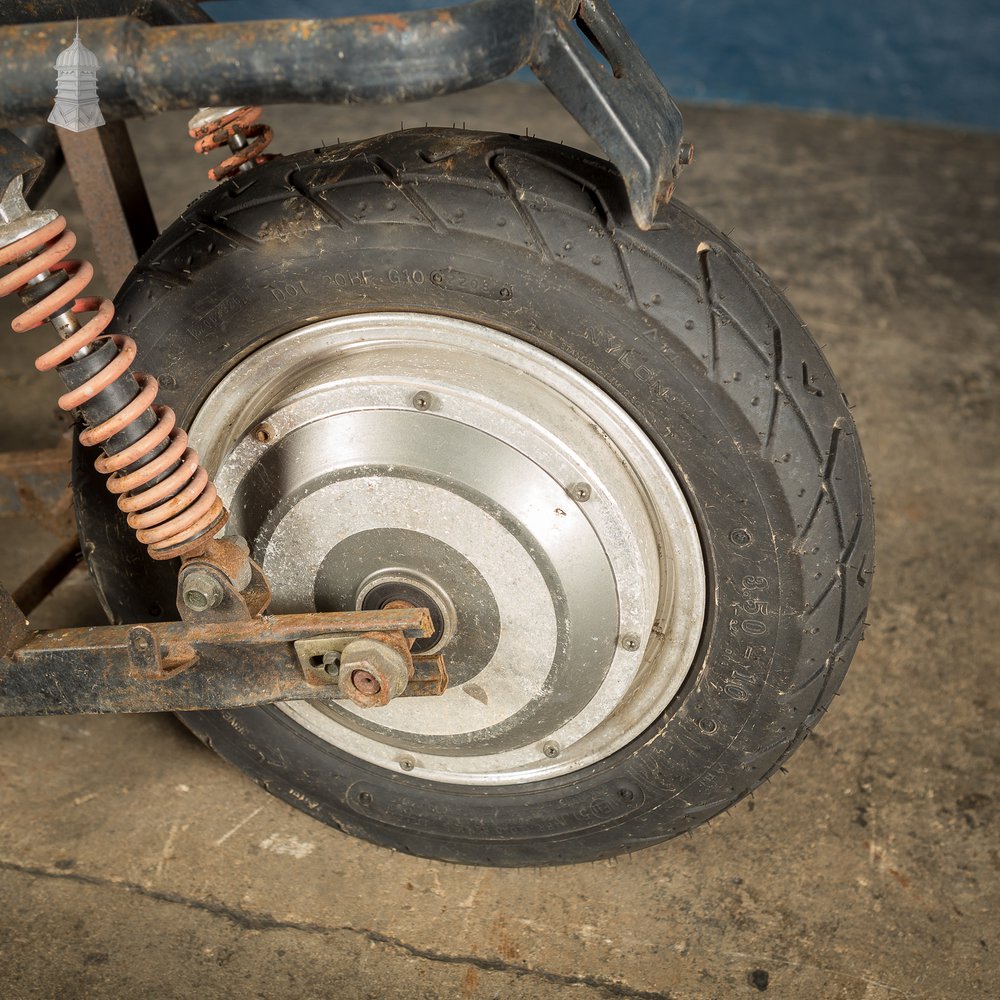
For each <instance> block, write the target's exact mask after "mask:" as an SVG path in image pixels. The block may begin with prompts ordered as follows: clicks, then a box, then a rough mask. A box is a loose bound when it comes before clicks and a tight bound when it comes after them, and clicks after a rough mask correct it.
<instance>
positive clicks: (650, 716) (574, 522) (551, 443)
mask: <svg viewBox="0 0 1000 1000" xmlns="http://www.w3.org/2000/svg"><path fill="white" fill-rule="evenodd" d="M191 433H192V438H193V440H194V442H195V446H196V447H197V448H198V450H199V452H200V453H201V454H202V456H203V459H204V462H205V464H206V466H207V467H208V468H209V470H211V471H214V472H215V477H216V484H217V486H218V488H219V492H220V494H221V495H222V497H223V499H224V500H225V501H226V503H227V504H228V505H229V508H230V511H231V515H232V519H231V522H230V523H231V525H232V528H233V530H235V531H237V532H239V533H241V534H243V535H244V536H245V537H246V538H247V540H248V541H249V543H250V546H251V550H252V552H253V554H254V558H255V559H256V560H257V561H258V562H260V563H261V565H262V566H263V568H264V570H265V572H266V573H267V575H268V577H269V579H270V581H271V584H272V587H273V588H274V601H273V603H272V606H271V611H272V612H273V613H288V612H299V611H309V610H313V609H317V610H321V611H335V610H345V611H346V610H354V609H355V608H358V607H361V606H362V605H363V603H364V601H365V599H366V595H369V594H370V593H372V588H373V587H376V588H377V587H382V588H388V589H386V593H387V594H389V593H391V592H392V587H393V585H394V584H395V585H400V586H404V585H405V586H408V587H416V588H418V589H422V590H423V591H424V592H425V593H427V594H428V595H430V597H431V600H430V601H429V602H428V603H429V604H431V605H433V606H432V612H435V607H436V612H435V613H436V614H438V616H439V617H440V619H441V623H442V636H443V641H442V642H441V643H440V652H442V653H443V654H444V656H445V660H446V663H447V666H448V673H449V677H450V686H449V689H448V691H447V692H446V693H445V694H444V695H443V696H441V697H430V698H399V699H396V700H395V701H393V702H391V703H390V704H389V705H387V706H385V707H383V708H378V709H369V710H363V709H360V708H357V707H355V706H354V705H353V704H350V703H337V704H335V705H332V706H331V705H325V704H319V703H313V702H293V703H286V704H283V705H281V706H280V708H281V710H282V711H284V712H286V713H288V714H289V715H290V716H291V717H292V718H293V719H294V720H295V721H296V722H298V723H299V724H300V725H302V726H304V727H305V728H306V729H308V730H310V731H311V732H312V733H314V734H315V735H317V736H319V737H320V738H322V739H324V740H327V741H329V742H330V743H332V744H334V745H336V746H337V747H339V748H341V749H343V750H344V751H347V752H349V753H351V754H353V755H354V756H356V757H359V758H361V759H363V760H366V761H369V762H371V763H373V764H376V765H379V766H382V767H385V768H389V769H393V770H399V769H400V768H403V769H405V770H407V771H412V772H413V773H414V774H417V775H420V776H422V777H426V778H431V779H434V780H438V781H449V782H460V783H467V784H494V783H516V782H525V781H534V780H538V779H541V778H545V777H549V776H552V775H556V774H564V773H567V772H571V771H574V770H576V769H578V768H581V767H584V766H586V765H588V764H591V763H593V762H595V761H597V760H600V759H602V758H603V757H606V756H607V755H609V754H610V753H613V752H614V751H615V750H617V749H619V748H621V747H622V746H624V745H625V744H627V743H628V742H629V741H630V740H631V739H633V738H635V737H636V736H638V735H639V734H640V733H641V732H642V731H643V730H644V729H645V728H646V727H647V726H648V725H649V724H650V723H651V722H652V721H653V720H654V719H655V718H656V716H657V715H658V714H659V713H661V712H662V711H663V710H664V708H665V706H666V705H667V703H668V702H669V700H670V698H671V696H672V695H673V694H674V693H675V692H676V690H677V689H678V687H679V686H680V684H681V682H682V680H683V678H684V676H685V674H686V673H687V671H688V669H689V667H690V665H691V662H692V659H693V657H694V653H695V650H696V648H697V645H698V641H699V638H700V634H701V626H702V621H703V617H704V607H705V571H704V566H703V562H702V555H701V548H700V545H699V539H698V533H697V530H696V527H695V524H694V521H693V518H692V516H691V513H690V511H689V509H688V507H687V504H686V502H685V500H684V497H683V494H682V492H681V490H680V488H679V486H678V484H677V482H676V481H675V479H674V477H673V475H672V474H671V472H670V470H669V469H668V467H667V465H666V463H665V462H664V461H663V458H662V457H661V455H660V454H659V453H658V452H657V451H656V449H655V448H654V447H653V446H652V444H651V443H650V442H649V440H648V439H647V438H646V436H645V435H644V434H643V433H642V431H641V430H640V428H639V427H638V425H637V424H636V423H635V422H634V421H633V420H632V419H631V418H630V417H629V416H628V415H627V414H626V413H625V412H624V411H623V410H622V409H621V408H620V407H618V406H617V405H616V404H615V403H614V402H613V401H612V400H610V399H609V398H608V397H607V396H606V395H605V394H604V393H603V392H601V391H600V390H599V389H598V388H597V387H596V386H595V385H594V384H593V383H591V382H590V381H588V380H587V379H585V378H584V377H582V376H581V375H579V374H578V373H577V372H575V371H574V370H573V369H571V368H569V367H568V366H567V365H565V364H563V363H562V362H560V361H558V360H556V359H555V358H553V357H552V356H550V355H548V354H546V353H545V352H543V351H541V350H539V349H537V348H535V347H532V346H530V345H528V344H526V343H524V342H523V341H520V340H517V339H516V338H513V337H511V336H509V335H507V334H503V333H499V332H497V331H495V330H492V329H489V328H487V327H483V326H478V325H474V324H470V323H466V322H462V321H459V320H455V319H451V318H448V317H440V316H428V315H423V314H382V313H380V314H365V315H359V316H349V317H342V318H339V319H334V320H328V321H324V322H321V323H316V324H314V325H312V326H309V327H305V328H303V329H300V330H297V331H295V332H294V333H290V334H287V335H285V336H283V337H281V338H280V339H278V340H276V341H274V342H273V343H271V344H269V345H268V346H266V347H264V348H262V349H261V350H259V351H257V352H256V353H255V354H253V355H251V356H250V357H249V358H247V359H246V360H244V361H242V362H241V363H240V364H239V365H238V366H237V367H236V368H235V369H234V370H233V371H232V372H231V373H230V374H229V375H228V376H227V377H226V378H225V379H224V380H223V381H222V382H221V383H220V384H219V386H218V387H217V388H216V389H215V390H214V391H213V392H212V394H211V395H210V396H209V397H208V399H207V400H206V402H205V404H204V405H203V407H202V408H201V410H200V412H199V413H198V415H197V419H196V420H195V422H194V426H193V428H192V432H191ZM365 606H367V605H365Z"/></svg>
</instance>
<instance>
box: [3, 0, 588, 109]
mask: <svg viewBox="0 0 1000 1000" xmlns="http://www.w3.org/2000/svg"><path fill="white" fill-rule="evenodd" d="M552 6H558V8H559V9H560V10H563V11H565V12H567V13H568V12H569V11H570V10H571V8H572V6H573V3H572V0H475V2H473V3H467V4H464V5H461V6H458V7H452V8H443V9H439V10H420V11H411V12H407V13H403V14H393V15H373V16H362V17H354V18H338V19H325V20H274V21H256V22H244V23H231V24H197V25H192V24H185V25H177V26H167V27H156V28H154V27H150V26H149V25H147V24H144V23H143V22H142V21H141V20H140V19H138V18H136V17H103V18H95V19H92V20H88V21H87V22H86V32H85V35H86V43H87V47H88V48H89V49H91V50H92V51H93V52H94V54H95V55H96V56H97V58H98V61H99V62H100V65H101V75H100V98H101V109H102V111H103V113H104V117H105V119H106V120H108V121H110V120H111V119H113V118H134V117H137V116H140V115H151V114H157V113H158V112H161V111H165V110H170V109H177V108H196V107H199V106H204V105H212V106H216V105H243V104H260V103H264V102H270V103H280V102H285V101H292V100H298V101H307V102H313V101H315V102H320V103H328V104H335V103H336V104H339V103H348V102H349V103H357V102H372V101H373V102H392V101H402V100H418V99H421V98H426V97H430V96H434V95H436V94H442V93H448V92H451V91H456V90H463V89H468V88H471V87H476V86H480V85H482V84H484V83H489V82H490V81H492V80H496V79H499V78H501V77H504V76H507V75H509V74H510V73H512V72H514V71H515V70H517V69H519V68H520V67H521V66H523V65H525V64H526V63H527V61H528V58H529V56H530V54H531V50H532V47H533V45H534V41H535V36H536V33H537V30H538V12H539V11H540V10H547V9H549V8H550V7H552ZM74 30H75V26H74V24H73V23H71V22H68V21H63V22H59V21H50V22H44V23H38V24H20V25H10V26H8V27H5V28H3V29H0V66H4V67H5V70H4V73H3V83H4V97H3V111H2V115H3V118H4V119H5V121H6V122H8V123H12V124H30V123H31V122H33V121H35V120H40V119H42V118H44V117H45V116H46V115H47V114H48V112H49V109H50V107H51V103H52V93H51V92H52V89H53V87H52V85H53V79H54V73H53V70H52V66H53V65H54V64H55V61H56V57H57V56H58V54H59V52H61V51H62V49H63V48H65V47H66V45H67V44H69V41H70V40H71V38H72V32H73V31H74Z"/></svg>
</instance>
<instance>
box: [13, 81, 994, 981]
mask: <svg viewBox="0 0 1000 1000" xmlns="http://www.w3.org/2000/svg"><path fill="white" fill-rule="evenodd" d="M185 117H186V116H183V115H172V116H165V117H163V118H161V119H158V120H156V121H153V122H146V123H138V124H137V125H136V127H135V129H134V136H135V139H136V141H137V144H138V147H139V153H140V159H141V160H142V162H143V165H144V167H146V168H147V169H148V173H147V178H148V186H149V189H150V192H151V195H152V197H153V199H154V204H155V207H156V210H157V215H158V218H159V221H160V223H161V224H166V223H167V222H168V221H169V220H170V219H172V218H173V217H174V216H175V215H176V214H177V212H179V211H180V210H181V209H182V208H183V207H184V206H185V204H186V203H187V202H188V201H189V200H190V198H191V197H193V196H194V195H195V194H196V193H198V192H199V191H200V190H202V189H203V187H204V186H205V185H206V184H207V181H204V180H203V171H204V170H205V169H206V163H205V161H203V160H196V159H195V157H194V156H193V155H188V154H187V152H186V150H187V138H186V133H185V129H184V126H183V121H184V118H185ZM401 118H402V119H403V120H404V121H405V122H406V124H408V125H415V124H423V122H424V121H430V122H433V123H437V124H441V123H446V124H451V123H452V122H456V123H458V124H459V125H461V124H462V122H463V121H464V122H466V123H467V124H468V126H469V127H470V128H472V127H481V128H496V127H499V128H504V129H509V130H512V131H523V129H524V127H525V126H527V127H528V128H529V129H531V130H532V131H534V132H537V133H538V134H539V135H545V136H548V137H554V138H559V139H563V140H565V141H567V142H571V143H576V144H580V143H581V142H582V141H583V139H582V138H581V134H580V132H579V130H578V128H577V127H576V126H575V124H574V123H573V122H572V121H571V120H569V118H568V117H567V116H566V115H565V114H564V113H563V112H562V111H561V109H559V108H558V107H557V106H556V105H555V104H554V103H553V102H552V101H551V100H550V99H549V98H548V97H547V95H546V94H545V93H544V92H542V91H541V90H540V89H527V88H525V87H519V86H516V85H504V86H497V87H494V88H491V89H487V90H485V91H481V92H477V93H473V94H467V95H461V96H458V97H454V98H451V99H448V100H442V101H440V102H435V103H434V104H429V105H413V106H409V107H405V108H398V109H394V108H389V109H383V110H376V111H366V110H357V109H354V110H350V109H332V110H331V109H319V108H313V109H281V111H280V113H275V111H274V110H272V112H271V114H270V116H269V118H268V120H269V121H271V122H273V123H274V124H275V125H276V131H277V140H276V143H275V148H277V149H279V150H292V149H299V148H305V147H309V146H314V145H316V144H318V143H319V142H320V141H322V140H324V139H325V140H327V141H334V140H336V139H337V138H338V137H342V138H345V139H346V138H348V137H359V136H361V135H364V134H371V133H375V132H381V131H385V130H388V129H392V128H397V127H399V124H400V119H401ZM686 118H687V122H688V129H687V131H688V137H689V138H691V139H693V141H694V142H695V143H696V145H697V149H698V160H697V163H696V165H695V166H694V168H692V169H690V170H689V171H688V172H687V173H685V175H684V178H683V181H682V184H681V196H682V197H683V198H684V199H685V200H686V201H688V202H689V203H690V204H692V205H694V206H695V207H696V208H698V209H699V210H701V211H702V212H703V213H704V214H706V215H707V216H708V217H709V218H710V219H712V220H713V221H714V222H715V223H716V224H717V225H719V226H720V227H721V228H722V229H723V230H726V231H733V233H734V237H735V239H736V240H737V241H738V242H740V243H742V245H743V246H744V247H745V248H746V249H747V250H748V251H749V252H750V254H751V256H753V257H755V258H756V260H757V261H758V262H759V263H760V264H761V266H762V267H763V268H764V269H765V270H766V271H768V272H770V273H771V274H772V275H773V276H775V278H776V279H777V281H778V283H779V284H780V285H782V286H786V287H787V293H788V295H789V296H790V298H791V300H792V302H793V303H795V305H796V306H797V307H798V309H799V311H800V312H801V314H802V315H803V317H804V318H805V320H806V322H807V323H808V324H809V325H810V327H811V328H812V330H813V333H814V334H815V336H816V337H817V339H818V340H819V342H820V343H821V344H823V345H825V347H826V351H827V354H828V357H829V358H830V360H831V362H832V364H833V367H834V369H835V371H836V372H837V373H838V374H839V376H840V379H841V382H842V386H843V388H844V390H845V392H846V393H847V394H848V396H849V397H850V399H851V401H852V403H853V404H855V406H856V409H855V414H856V416H857V420H858V424H859V427H860V431H861V435H862V439H863V441H864V444H865V448H866V453H867V458H868V462H869V466H870V468H871V473H872V477H873V480H874V486H875V492H876V496H877V500H878V537H879V567H878V572H877V575H876V577H875V588H874V601H873V604H872V607H871V611H870V614H869V619H870V621H871V623H872V625H871V628H870V630H869V632H868V635H867V640H866V642H865V643H864V644H863V645H862V647H861V650H860V652H859V654H858V656H857V659H856V661H855V664H854V667H853V668H852V670H851V672H850V673H849V675H848V677H847V681H846V684H845V686H844V688H843V692H842V693H843V696H842V697H841V698H839V699H837V701H836V702H835V703H834V706H833V708H832V710H831V711H830V712H829V714H828V715H827V717H826V718H825V719H824V720H823V722H822V724H821V725H820V727H819V731H818V733H817V734H816V735H815V738H813V739H810V740H808V741H807V742H806V744H805V745H804V746H803V747H802V748H801V750H799V752H798V753H797V755H796V756H795V757H794V759H793V760H792V761H791V766H790V770H789V773H788V774H786V775H782V776H779V778H778V779H777V780H775V781H773V782H772V783H771V784H770V785H768V786H767V787H765V788H764V789H763V790H762V791H761V792H760V793H759V794H758V795H757V796H756V798H755V799H753V800H749V801H748V802H746V803H745V804H741V805H740V806H738V807H737V808H736V809H735V810H734V811H733V812H732V813H731V814H729V815H727V816H726V817H724V818H722V819H720V820H717V821H716V822H715V823H713V824H712V825H711V826H710V827H707V828H702V829H700V830H698V831H696V832H695V834H694V835H693V836H690V837H686V838H684V839H682V840H680V841H674V842H672V843H667V844H663V845H661V846H659V847H656V848H651V849H648V850H646V851H643V852H641V853H640V854H637V855H635V856H633V857H631V858H624V859H621V860H619V861H617V862H613V863H601V864H596V865H587V866H579V867H573V868H562V869H546V870H542V871H532V870H514V871H504V870H488V869H475V868H463V867H455V866H451V865H447V864H439V863H435V862H430V861H423V860H419V859H414V858H408V857H401V856H398V855H395V854H392V853H390V852H389V851H386V850H382V849H379V848H376V847H372V846H370V845H367V844H364V843H361V842H359V841H356V840H353V839H351V838H349V837H346V836H344V835H342V834H339V833H337V832H335V831H333V830H331V829H327V828H326V827H323V826H320V825H318V824H317V823H315V822H314V821H312V820H310V819H308V818H307V817H306V816H304V815H302V814H300V813H298V812H296V811H294V810H292V809H290V808H289V807H287V806H286V805H284V804H282V803H281V802H278V801H277V800H275V799H273V798H271V797H269V796H268V795H267V794H266V793H265V792H264V791H262V790H261V789H259V788H258V787H257V786H256V785H254V784H252V783H251V782H250V781H249V780H247V779H245V778H244V777H242V776H241V775H240V774H239V773H238V772H236V771H234V770H232V769H231V768H230V767H228V766H227V765H226V764H224V763H223V762H222V761H221V760H220V759H218V758H216V757H215V756H214V755H213V754H212V753H211V752H209V751H208V750H206V749H205V748H204V747H202V746H201V745H200V744H198V743H196V742H195V740H194V739H193V738H192V737H191V736H189V735H188V733H187V732H186V731H185V730H184V729H183V728H182V727H181V726H180V724H179V723H177V722H176V721H175V720H174V719H173V718H172V717H170V716H137V717H126V716H123V717H117V718H115V717H111V718H98V717H91V718H66V719H60V718H50V719H6V720H0V984H2V985H0V995H2V996H4V997H6V998H21V997H52V996H60V997H96V996H118V997H135V996H151V997H189V996H194V995H197V996H199V997H203V998H211V997H227V996H239V997H251V996H254V997H277V998H285V997H288V998H299V997H301V998H306V997H338V998H362V997H386V998H396V997H398V998H417V997H466V998H492V997H499V998H505V1000H506V998H510V997H524V998H539V1000H541V998H544V1000H555V998H560V1000H562V998H580V997H595V998H598V997H657V998H664V997H673V998H675V1000H682V998H685V1000H686V998H710V997H711V998H731V997H751V996H756V995H758V993H760V992H763V991H765V990H766V992H767V994H768V995H769V996H774V997H793V998H859V1000H860V998H865V1000H883V998H885V1000H890V998H898V997H914V998H916V997H921V998H956V1000H971V998H975V997H995V996H997V994H998V991H1000V971H998V950H1000V934H998V917H997V914H998V913H1000V892H998V882H997V867H998V861H1000V853H998V845H1000V841H998V837H997V805H998V801H1000V789H998V787H997V784H998V782H997V745H998V744H997V702H998V699H997V670H996V666H997V652H996V642H995V633H994V629H995V627H996V622H997V620H998V617H1000V606H998V599H997V594H998V592H1000V579H998V577H1000V572H998V570H1000V559H998V548H1000V546H998V532H997V518H998V513H1000V512H998V510H997V496H998V495H1000V483H998V463H997V427H998V419H997V418H998V410H1000V405H998V403H1000V399H998V391H997V389H998V379H1000V354H998V346H1000V338H998V330H997V322H996V316H997V313H998V308H1000V284H998V280H997V273H998V267H997V265H998V260H1000V240H998V237H997V220H998V211H997V209H998V197H997V194H998V192H1000V176H998V174H1000V137H984V136H970V135H965V134H961V133H955V132H948V131H942V130H930V129H919V128H912V127H896V126H886V125H882V124H873V123H870V122H862V121H856V120H850V119H825V118H818V117H807V116H801V115H792V114H783V113H778V112H774V111H761V110H730V109H719V108H716V109H707V108H691V109H689V110H688V113H687V115H686ZM72 197H73V196H72V191H71V188H70V187H69V185H68V183H67V181H66V178H65V177H63V178H61V179H60V180H59V182H58V183H57V185H56V186H55V187H54V188H53V189H52V191H51V193H50V196H49V198H48V199H47V202H48V203H49V204H51V205H53V206H55V207H59V208H60V209H61V210H62V211H64V212H65V213H66V214H67V215H68V216H69V217H70V220H71V224H72V225H74V226H76V227H77V229H78V231H80V232H81V233H86V226H85V225H84V224H83V222H82V220H81V219H80V217H79V214H78V213H76V212H75V208H74V205H73V201H72ZM83 244H84V246H83V251H84V253H90V249H89V247H88V246H87V240H86V239H84V240H83ZM5 308H6V307H5ZM10 312H11V310H10V309H9V308H6V311H5V312H4V315H3V316H0V320H2V322H3V324H4V328H6V323H7V320H8V318H9V316H8V313H10ZM31 339H32V338H31V337H30V336H29V337H20V338H15V337H13V335H8V336H7V337H6V338H5V339H4V341H3V343H4V351H3V354H2V359H0V387H2V393H0V428H3V430H2V432H0V433H2V438H0V448H15V447H33V446H41V445H46V444H50V443H52V442H53V441H54V440H55V438H56V437H57V436H58V434H59V424H58V423H57V421H56V420H55V419H54V418H53V416H52V411H53V406H54V399H55V395H56V386H55V385H54V384H53V380H52V379H47V378H45V379H43V378H39V377H38V376H36V375H35V374H34V371H33V369H32V368H31V364H30V356H31V347H30V345H29V343H28V342H29V341H30V340H31ZM42 339H44V336H43V337H42ZM0 534H2V540H3V545H2V546H0V579H3V580H4V582H5V583H6V584H7V585H8V586H12V585H15V584H16V583H18V582H19V580H20V578H21V577H22V576H24V575H25V574H26V573H27V572H28V570H29V568H30V567H31V566H32V564H33V563H36V562H37V561H38V560H39V559H40V558H41V557H42V556H43V554H44V553H45V552H46V550H47V547H48V546H49V545H50V544H51V541H52V540H51V539H48V538H46V537H45V535H44V533H43V532H42V531H41V530H39V529H33V528H32V527H31V525H29V524H26V523H20V522H15V521H6V522H0ZM99 618H100V611H99V609H98V606H97V604H96V601H95V600H94V597H93V595H92V593H91V591H90V588H89V584H88V581H87V579H86V576H85V574H83V573H77V574H75V575H74V576H72V577H71V578H70V579H69V580H68V581H67V582H66V583H65V584H64V585H63V586H62V587H61V588H60V590H59V591H58V592H57V593H56V594H55V595H54V596H53V597H52V598H51V599H50V600H49V601H48V602H47V603H46V605H44V606H43V607H42V608H41V609H40V611H39V613H38V614H37V615H36V617H35V621H36V623H37V624H38V625H39V626H42V625H53V624H65V625H70V624H80V623H90V622H96V621H98V620H99Z"/></svg>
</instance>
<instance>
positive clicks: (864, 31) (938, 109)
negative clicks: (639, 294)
mask: <svg viewBox="0 0 1000 1000" xmlns="http://www.w3.org/2000/svg"><path fill="white" fill-rule="evenodd" d="M454 5H455V3H454V0H451V2H448V0H437V2H433V0H283V2H279V0H224V2H208V3H205V4H204V7H205V9H206V10H207V11H208V12H209V13H210V14H211V15H212V17H214V18H215V19H216V20H220V21H222V20H227V21H232V20H245V19H249V18H254V17H343V16H348V15H351V14H359V13H371V14H376V13H387V12H392V11H400V10H414V9H418V8H422V7H437V6H454ZM614 6H615V9H616V10H617V11H618V14H619V16H620V17H621V19H622V21H623V22H624V24H625V27H626V28H627V29H628V30H629V32H630V33H631V34H632V37H633V38H635V39H636V40H637V41H638V42H639V44H640V46H641V48H642V50H643V52H644V53H645V55H646V58H647V59H648V60H649V61H650V62H651V63H652V65H653V67H654V68H655V69H656V71H657V72H658V73H659V74H660V77H661V79H662V80H663V81H664V83H666V85H667V87H668V88H669V90H670V91H671V93H672V94H673V95H674V96H675V97H677V98H680V99H682V100H688V101H690V100H697V101H727V102H735V103H749V104H773V105H780V106H784V107H789V108H811V109H823V110H828V111H839V112H846V113H848V114H856V115H878V116H881V117H886V118H895V119H905V120H910V121H922V122H935V123H941V124H952V125H959V126H971V127H973V128H982V129H991V130H996V129H1000V3H997V0H950V2H948V3H941V2H940V0H844V2H841V3H835V2H831V0H801V2H793V0H617V2H616V3H615V4H614Z"/></svg>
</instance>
